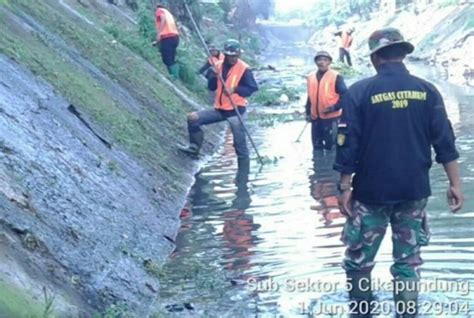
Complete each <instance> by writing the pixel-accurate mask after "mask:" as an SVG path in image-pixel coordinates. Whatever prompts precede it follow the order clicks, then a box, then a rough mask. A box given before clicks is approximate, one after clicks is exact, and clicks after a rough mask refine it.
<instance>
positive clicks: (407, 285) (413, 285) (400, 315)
mask: <svg viewBox="0 0 474 318" xmlns="http://www.w3.org/2000/svg"><path fill="white" fill-rule="evenodd" d="M417 282H418V279H417V278H411V279H410V278H398V279H395V280H394V286H402V285H403V287H402V288H399V291H398V293H397V290H396V288H394V291H393V300H394V302H395V312H396V315H395V317H397V318H414V317H417V313H418V286H417Z"/></svg>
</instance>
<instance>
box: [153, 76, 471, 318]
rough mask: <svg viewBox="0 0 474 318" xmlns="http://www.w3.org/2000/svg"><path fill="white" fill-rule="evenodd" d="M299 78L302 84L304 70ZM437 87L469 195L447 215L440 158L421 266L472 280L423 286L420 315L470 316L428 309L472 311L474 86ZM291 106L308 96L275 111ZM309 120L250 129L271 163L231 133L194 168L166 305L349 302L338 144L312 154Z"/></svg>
mask: <svg viewBox="0 0 474 318" xmlns="http://www.w3.org/2000/svg"><path fill="white" fill-rule="evenodd" d="M422 70H423V69H421V68H420V69H417V68H416V67H415V71H422ZM415 74H416V72H415ZM283 75H284V76H289V74H283ZM422 76H428V77H429V76H430V75H423V74H422ZM293 80H294V81H295V82H298V81H299V82H300V85H304V82H303V81H304V79H303V78H299V79H297V78H295V77H293ZM439 88H440V89H441V90H442V93H443V95H444V96H445V100H446V106H447V109H448V113H449V116H450V118H452V119H453V124H454V129H455V132H456V135H457V145H458V148H459V150H460V153H461V159H460V162H461V172H462V179H463V182H464V190H465V195H466V204H465V207H464V209H463V212H462V213H461V214H459V215H456V216H453V215H452V214H451V213H450V211H449V209H448V207H447V204H446V198H445V191H446V187H447V179H446V177H445V174H444V172H443V168H442V167H441V166H439V165H435V166H434V167H433V169H432V171H431V180H432V190H433V196H432V197H431V198H430V201H429V204H428V213H429V218H430V227H431V230H432V232H433V236H432V240H431V242H430V245H429V246H427V247H424V248H423V249H422V257H423V259H424V260H425V264H424V265H423V266H422V270H421V272H422V277H423V282H425V283H426V284H428V283H433V282H441V283H443V282H454V283H456V282H465V283H470V285H468V287H469V288H470V289H469V290H468V292H467V293H462V292H461V291H459V290H454V289H453V288H451V289H449V288H447V289H446V288H442V287H438V288H437V289H436V288H435V289H434V290H433V289H432V290H430V291H428V292H426V293H423V294H422V295H421V297H420V302H421V303H422V304H424V305H425V307H424V309H425V312H427V315H425V316H424V317H441V316H442V317H469V315H468V314H461V313H458V314H454V313H453V312H452V309H449V308H447V307H446V308H444V311H442V313H439V312H438V313H435V312H434V311H433V310H431V311H430V310H428V309H429V308H427V306H429V305H430V304H432V305H433V304H438V305H442V303H444V304H451V307H453V306H456V305H457V306H462V305H464V304H466V303H467V304H468V305H469V306H470V310H471V311H473V312H474V267H473V266H472V264H473V263H474V236H473V234H472V233H473V230H472V229H473V228H474V202H473V200H472V194H473V193H474V174H473V173H474V149H473V147H474V113H473V111H472V105H473V91H472V89H459V88H455V87H449V86H448V85H446V84H443V85H442V86H441V85H439ZM295 107H300V106H297V105H290V106H288V107H287V108H285V109H283V110H282V109H281V108H280V109H278V110H277V112H282V111H285V110H286V111H288V112H292V111H294V109H295ZM270 110H271V109H270ZM266 111H267V112H268V111H269V108H266ZM303 125H304V122H301V121H299V122H288V123H282V124H277V126H274V127H265V128H263V127H256V126H253V127H252V126H251V127H250V129H251V131H252V135H253V138H254V139H255V142H256V144H257V146H258V147H259V151H260V152H261V153H262V154H264V155H267V156H269V157H271V158H274V157H275V158H278V160H276V162H275V163H273V164H270V165H266V166H264V167H263V168H261V167H260V166H259V165H258V164H257V162H256V161H255V160H252V161H251V162H250V165H248V163H242V162H240V163H238V161H237V158H235V156H234V152H233V149H232V140H231V136H230V135H228V136H227V138H226V144H225V146H224V147H223V149H222V151H221V152H220V153H218V154H216V155H215V156H214V157H213V158H212V159H211V161H210V162H209V163H208V165H207V166H206V167H205V168H204V169H203V170H202V171H201V172H200V173H198V174H197V175H196V183H195V185H194V186H193V188H192V190H191V192H190V194H189V199H188V202H187V204H186V206H185V207H184V208H183V211H182V213H181V219H182V227H181V230H180V233H179V235H178V238H177V249H176V251H175V252H174V253H173V255H172V257H171V258H170V260H169V263H168V264H167V268H168V270H167V272H166V275H165V278H163V279H162V288H161V302H163V304H185V303H191V304H193V306H192V307H193V308H194V309H193V310H188V309H186V308H184V309H183V311H180V312H177V313H175V315H177V316H179V317H181V316H182V315H183V314H184V311H185V312H186V313H187V314H188V315H190V316H197V317H201V316H206V317H274V316H276V317H279V316H283V317H293V316H299V315H300V314H301V313H302V312H307V311H308V310H314V311H316V309H317V308H320V307H321V306H322V305H328V306H329V305H334V306H336V307H337V308H342V307H341V306H345V305H346V302H347V295H346V293H345V286H344V280H345V275H344V272H343V270H342V268H341V267H340V264H341V260H342V257H343V253H344V247H343V246H342V243H341V242H340V240H339V238H340V233H341V229H342V225H343V223H344V218H343V216H342V215H341V213H340V211H339V209H338V207H337V197H336V196H337V191H336V180H337V178H338V175H337V174H336V173H335V172H334V171H333V170H332V164H333V161H334V152H332V153H331V152H322V151H321V152H317V153H315V154H314V155H313V154H312V152H311V150H312V147H311V141H310V134H309V129H308V130H307V131H306V132H305V134H304V135H303V137H302V139H301V142H299V143H295V142H294V141H295V139H296V138H297V136H298V135H299V133H300V131H301V129H302V127H303ZM390 236H391V233H390V229H389V230H388V231H387V234H386V237H385V240H384V242H383V243H382V246H381V248H380V251H379V255H378V256H377V258H376V261H377V265H376V267H375V269H374V271H373V277H374V280H375V281H377V282H380V283H381V284H382V286H383V283H389V282H390V281H391V276H390V273H389V267H390V265H391V264H392V256H391V240H390ZM376 296H377V297H378V299H379V300H380V301H382V302H383V301H386V302H388V303H391V299H392V296H391V292H390V291H389V290H386V289H384V288H379V290H378V291H376ZM183 307H184V306H183ZM442 309H443V308H442ZM448 309H449V310H451V313H450V311H449V310H448ZM170 315H171V316H172V315H173V313H170ZM326 316H328V315H326ZM390 316H391V315H388V314H383V312H382V314H381V315H379V317H390ZM318 317H325V315H318ZM328 317H329V316H328Z"/></svg>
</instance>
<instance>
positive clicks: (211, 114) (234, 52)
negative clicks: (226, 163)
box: [180, 40, 258, 160]
mask: <svg viewBox="0 0 474 318" xmlns="http://www.w3.org/2000/svg"><path fill="white" fill-rule="evenodd" d="M240 54H241V49H240V43H239V42H238V41H237V40H227V41H226V42H225V45H224V56H225V57H224V62H223V63H222V64H221V65H220V66H219V67H218V68H217V74H220V75H221V76H222V78H223V79H224V81H225V86H226V88H227V91H228V93H229V94H230V98H229V96H228V95H227V94H226V92H225V90H224V86H223V85H222V82H221V81H220V80H218V78H217V77H215V78H214V79H213V80H211V82H210V83H209V86H210V89H211V90H217V91H216V97H215V100H214V109H207V110H200V111H197V112H192V113H189V114H188V131H189V147H186V148H180V149H181V150H182V151H184V152H186V153H189V154H192V155H198V154H199V151H200V149H201V146H202V143H203V140H204V132H203V131H202V129H201V126H203V125H209V124H214V123H218V122H221V121H224V120H226V121H227V122H228V123H229V125H230V128H231V130H232V135H233V137H234V148H235V152H236V153H237V157H238V159H239V160H249V151H248V148H247V141H246V135H245V128H244V124H243V123H242V122H241V121H240V120H239V118H238V117H237V114H236V112H235V110H234V108H233V106H232V103H231V100H232V101H233V104H234V105H235V106H236V108H237V109H238V112H239V114H241V117H242V119H243V120H245V117H246V114H245V111H246V106H247V104H248V102H247V99H246V98H247V97H249V96H250V95H252V94H253V93H254V92H256V91H257V90H258V86H257V83H256V81H255V78H254V77H253V74H252V71H251V70H250V68H249V66H248V65H247V64H246V63H245V62H243V61H242V60H241V59H240V58H239V57H240Z"/></svg>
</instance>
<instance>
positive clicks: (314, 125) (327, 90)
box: [306, 51, 347, 151]
mask: <svg viewBox="0 0 474 318" xmlns="http://www.w3.org/2000/svg"><path fill="white" fill-rule="evenodd" d="M314 62H315V63H316V66H317V67H318V69H317V71H313V72H311V73H310V74H309V75H308V78H307V86H308V99H307V101H306V121H308V122H311V139H312V142H313V151H314V150H318V149H326V150H331V149H332V146H333V145H334V143H335V141H336V135H335V134H336V126H337V120H338V119H339V117H341V113H342V109H341V108H340V105H339V102H340V100H341V96H342V95H343V94H344V93H345V92H346V91H347V87H346V84H345V83H344V79H343V78H342V76H341V75H340V74H339V73H337V72H336V71H334V70H332V69H331V68H330V64H331V62H332V57H331V55H330V54H329V53H328V52H326V51H319V52H317V53H316V55H315V57H314Z"/></svg>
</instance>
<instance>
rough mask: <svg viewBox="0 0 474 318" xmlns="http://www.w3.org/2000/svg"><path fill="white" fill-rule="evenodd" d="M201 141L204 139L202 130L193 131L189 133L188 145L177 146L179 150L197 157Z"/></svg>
mask: <svg viewBox="0 0 474 318" xmlns="http://www.w3.org/2000/svg"><path fill="white" fill-rule="evenodd" d="M203 141H204V132H203V131H196V132H193V133H189V146H187V147H179V150H181V151H183V152H185V153H187V154H189V155H193V156H194V157H197V156H199V151H200V150H201V146H202V143H203Z"/></svg>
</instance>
